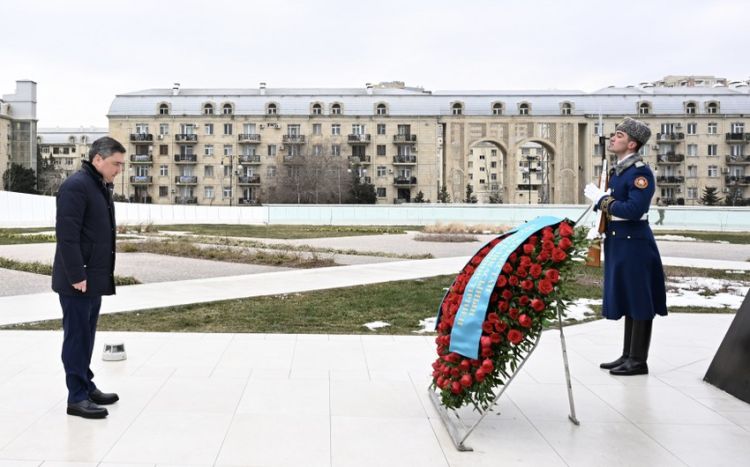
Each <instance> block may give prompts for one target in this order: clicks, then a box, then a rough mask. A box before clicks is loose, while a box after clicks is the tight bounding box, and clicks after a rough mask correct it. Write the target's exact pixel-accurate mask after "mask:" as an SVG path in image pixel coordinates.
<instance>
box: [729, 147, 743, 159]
mask: <svg viewBox="0 0 750 467" xmlns="http://www.w3.org/2000/svg"><path fill="white" fill-rule="evenodd" d="M744 148H745V145H744V144H730V145H729V155H730V156H734V157H742V156H744V155H745V149H744Z"/></svg>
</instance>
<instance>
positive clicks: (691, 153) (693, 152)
mask: <svg viewBox="0 0 750 467" xmlns="http://www.w3.org/2000/svg"><path fill="white" fill-rule="evenodd" d="M687 155H688V157H698V145H697V144H688V145H687Z"/></svg>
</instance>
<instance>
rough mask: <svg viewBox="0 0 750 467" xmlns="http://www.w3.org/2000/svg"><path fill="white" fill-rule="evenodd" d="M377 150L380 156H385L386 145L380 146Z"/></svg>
mask: <svg viewBox="0 0 750 467" xmlns="http://www.w3.org/2000/svg"><path fill="white" fill-rule="evenodd" d="M375 150H376V154H377V155H378V156H385V144H378V145H377V147H376V148H375Z"/></svg>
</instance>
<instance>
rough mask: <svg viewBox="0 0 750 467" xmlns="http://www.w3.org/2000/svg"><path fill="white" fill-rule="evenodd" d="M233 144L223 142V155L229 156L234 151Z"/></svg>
mask: <svg viewBox="0 0 750 467" xmlns="http://www.w3.org/2000/svg"><path fill="white" fill-rule="evenodd" d="M233 151H234V146H232V145H231V144H225V145H224V155H225V156H231V155H232V154H233V153H234V152H233Z"/></svg>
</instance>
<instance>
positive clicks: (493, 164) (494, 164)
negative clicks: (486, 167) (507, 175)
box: [490, 161, 497, 169]
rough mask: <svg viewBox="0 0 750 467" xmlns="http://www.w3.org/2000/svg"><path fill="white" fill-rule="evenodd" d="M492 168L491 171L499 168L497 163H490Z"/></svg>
mask: <svg viewBox="0 0 750 467" xmlns="http://www.w3.org/2000/svg"><path fill="white" fill-rule="evenodd" d="M490 168H491V169H496V168H497V161H492V162H490Z"/></svg>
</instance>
